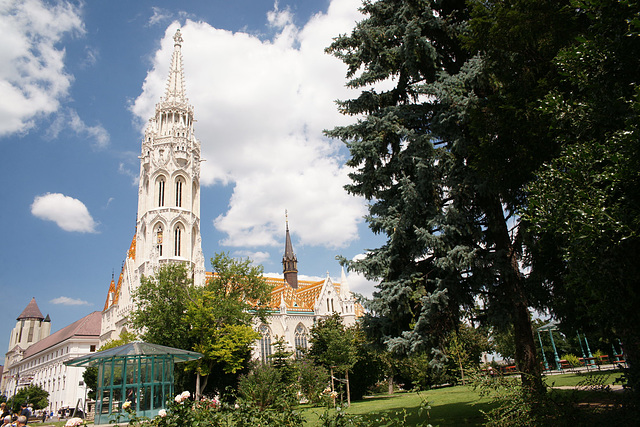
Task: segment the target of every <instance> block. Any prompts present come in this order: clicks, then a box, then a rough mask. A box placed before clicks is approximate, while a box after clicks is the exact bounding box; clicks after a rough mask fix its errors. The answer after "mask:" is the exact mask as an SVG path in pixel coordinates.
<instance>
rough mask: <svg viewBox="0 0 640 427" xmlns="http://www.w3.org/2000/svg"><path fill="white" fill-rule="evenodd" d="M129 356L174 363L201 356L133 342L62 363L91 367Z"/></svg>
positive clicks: (180, 350)
mask: <svg viewBox="0 0 640 427" xmlns="http://www.w3.org/2000/svg"><path fill="white" fill-rule="evenodd" d="M129 356H173V358H174V359H176V360H175V361H176V362H188V361H189V360H196V359H200V358H201V357H202V356H203V355H202V354H201V353H196V352H195V351H188V350H182V349H179V348H173V347H166V346H164V345H158V344H151V343H147V342H142V341H134V342H131V343H128V344H124V345H121V346H118V347H114V348H110V349H108V350H103V351H98V352H96V353H92V354H87V355H86V356H81V357H77V358H75V359H72V360H69V361H67V362H64V363H65V365H67V366H93V365H97V364H98V363H99V362H100V361H101V360H103V359H111V358H119V357H122V358H124V357H129Z"/></svg>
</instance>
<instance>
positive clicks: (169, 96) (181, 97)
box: [165, 29, 187, 103]
mask: <svg viewBox="0 0 640 427" xmlns="http://www.w3.org/2000/svg"><path fill="white" fill-rule="evenodd" d="M173 41H174V44H173V56H172V57H171V68H170V69H169V79H168V80H167V92H166V94H165V102H175V103H183V102H186V100H187V96H186V92H185V89H184V69H183V66H182V41H183V40H182V34H181V33H180V29H178V30H177V31H176V34H175V35H174V36H173Z"/></svg>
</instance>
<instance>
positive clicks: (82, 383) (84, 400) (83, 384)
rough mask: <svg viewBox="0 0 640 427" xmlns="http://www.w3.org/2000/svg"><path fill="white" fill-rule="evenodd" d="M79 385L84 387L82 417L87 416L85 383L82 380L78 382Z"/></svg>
mask: <svg viewBox="0 0 640 427" xmlns="http://www.w3.org/2000/svg"><path fill="white" fill-rule="evenodd" d="M78 385H79V386H80V387H84V399H82V418H83V419H86V418H87V384H86V383H85V382H84V381H80V382H79V383H78Z"/></svg>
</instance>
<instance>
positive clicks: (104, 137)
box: [47, 108, 110, 149]
mask: <svg viewBox="0 0 640 427" xmlns="http://www.w3.org/2000/svg"><path fill="white" fill-rule="evenodd" d="M66 128H69V129H70V130H72V131H73V132H74V133H75V134H76V135H78V136H81V137H84V138H87V139H88V140H91V141H93V144H92V145H93V146H94V147H95V148H97V149H102V148H106V147H107V146H108V145H109V140H110V137H109V132H107V130H106V129H105V128H104V127H102V125H100V124H97V125H95V126H89V125H87V124H86V123H85V122H84V121H83V120H82V119H81V118H80V116H79V115H78V113H77V112H76V111H75V110H74V109H72V108H68V109H66V110H62V111H60V112H59V113H57V114H56V118H55V120H54V121H53V122H51V125H50V126H49V128H48V129H47V136H48V137H49V138H53V139H55V138H58V136H59V135H60V133H62V132H63V131H64V129H66Z"/></svg>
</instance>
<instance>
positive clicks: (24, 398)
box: [7, 385, 49, 414]
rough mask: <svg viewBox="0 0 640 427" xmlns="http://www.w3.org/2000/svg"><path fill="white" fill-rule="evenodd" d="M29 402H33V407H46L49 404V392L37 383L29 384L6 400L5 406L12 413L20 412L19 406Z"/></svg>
mask: <svg viewBox="0 0 640 427" xmlns="http://www.w3.org/2000/svg"><path fill="white" fill-rule="evenodd" d="M29 403H31V404H33V409H42V408H46V407H47V405H49V392H48V391H46V390H44V389H43V388H42V387H40V386H38V385H29V386H27V387H25V388H21V389H20V390H18V392H17V393H16V394H15V396H11V397H10V398H9V400H7V406H8V407H9V408H11V410H12V411H13V413H14V414H17V413H20V407H21V406H22V405H23V404H29Z"/></svg>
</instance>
